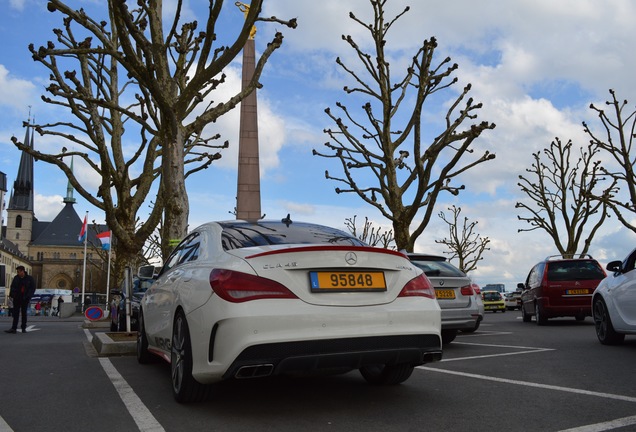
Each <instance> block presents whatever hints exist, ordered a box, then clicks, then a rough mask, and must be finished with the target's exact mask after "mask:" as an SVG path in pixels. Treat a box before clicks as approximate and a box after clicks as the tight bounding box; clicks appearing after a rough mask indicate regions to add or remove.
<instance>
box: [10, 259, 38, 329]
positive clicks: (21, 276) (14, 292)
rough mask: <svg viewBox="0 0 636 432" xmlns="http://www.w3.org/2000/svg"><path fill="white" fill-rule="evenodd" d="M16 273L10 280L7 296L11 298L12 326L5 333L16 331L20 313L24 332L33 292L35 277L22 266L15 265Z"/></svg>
mask: <svg viewBox="0 0 636 432" xmlns="http://www.w3.org/2000/svg"><path fill="white" fill-rule="evenodd" d="M16 270H17V272H18V274H17V275H16V276H15V277H14V278H13V281H12V282H11V290H10V291H9V297H11V299H12V300H13V326H12V327H11V328H10V329H9V330H5V332H6V333H16V331H17V329H18V318H19V316H20V313H22V333H26V323H27V309H28V308H29V302H30V301H31V297H33V294H34V293H35V279H33V277H31V276H30V275H28V274H27V273H26V270H25V269H24V266H18V267H16Z"/></svg>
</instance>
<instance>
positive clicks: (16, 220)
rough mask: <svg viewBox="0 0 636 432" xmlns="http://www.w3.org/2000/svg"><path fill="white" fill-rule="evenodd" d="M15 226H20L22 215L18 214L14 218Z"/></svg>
mask: <svg viewBox="0 0 636 432" xmlns="http://www.w3.org/2000/svg"><path fill="white" fill-rule="evenodd" d="M15 227H16V228H22V216H21V215H18V216H17V217H16V218H15Z"/></svg>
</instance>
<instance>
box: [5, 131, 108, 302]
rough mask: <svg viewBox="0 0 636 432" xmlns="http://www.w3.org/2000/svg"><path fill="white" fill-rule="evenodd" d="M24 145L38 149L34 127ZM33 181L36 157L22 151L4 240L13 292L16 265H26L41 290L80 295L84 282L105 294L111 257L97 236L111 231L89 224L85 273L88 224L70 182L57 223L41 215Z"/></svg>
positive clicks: (8, 280) (89, 290) (90, 290)
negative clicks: (78, 209)
mask: <svg viewBox="0 0 636 432" xmlns="http://www.w3.org/2000/svg"><path fill="white" fill-rule="evenodd" d="M24 143H25V145H29V146H32V145H33V133H32V131H31V130H30V128H28V127H27V132H26V136H25V141H24ZM33 177H34V176H33V157H32V156H31V155H29V154H28V153H22V156H21V158H20V165H19V167H18V172H17V175H16V179H15V182H14V184H13V188H12V190H11V194H10V197H9V200H8V205H7V207H6V212H7V221H6V225H5V226H3V227H2V235H1V237H0V262H1V263H2V264H5V275H4V276H5V281H4V282H5V285H6V288H7V290H8V287H9V285H10V283H11V280H12V279H13V277H14V276H15V275H16V274H17V272H16V270H15V269H16V267H17V266H18V265H23V266H24V267H25V268H26V269H27V272H28V273H29V274H31V275H32V276H33V277H34V279H35V282H36V287H37V288H54V289H67V290H74V291H76V292H79V291H81V289H82V285H83V284H84V285H85V291H86V292H87V293H93V292H95V293H104V294H105V293H106V270H107V269H106V265H107V258H108V257H107V252H106V251H102V250H101V246H100V242H99V240H98V239H97V233H98V232H102V231H106V227H105V226H103V225H100V226H89V229H88V234H87V245H86V266H85V268H86V271H85V273H86V274H84V250H85V247H84V243H83V242H80V241H79V239H78V234H79V232H80V230H81V228H82V223H83V220H82V218H80V216H79V215H78V214H77V212H76V210H75V208H74V205H75V199H74V198H73V189H72V187H71V186H70V183H69V186H68V187H67V191H66V197H65V198H64V200H63V202H64V207H63V208H62V210H61V211H60V213H58V215H57V216H56V217H55V218H54V219H53V220H52V221H50V222H44V221H40V220H38V219H37V217H36V216H35V208H34V199H33V197H34V183H33ZM5 178H6V177H5ZM5 190H6V187H5ZM0 203H2V201H0ZM2 282H3V281H0V285H1V284H2Z"/></svg>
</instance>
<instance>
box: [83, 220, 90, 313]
mask: <svg viewBox="0 0 636 432" xmlns="http://www.w3.org/2000/svg"><path fill="white" fill-rule="evenodd" d="M85 220H88V211H86V216H85ZM87 243H88V226H87V227H86V232H85V233H84V270H83V272H82V303H81V311H82V313H84V292H85V290H86V245H87Z"/></svg>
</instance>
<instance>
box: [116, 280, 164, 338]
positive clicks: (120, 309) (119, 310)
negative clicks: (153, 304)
mask: <svg viewBox="0 0 636 432" xmlns="http://www.w3.org/2000/svg"><path fill="white" fill-rule="evenodd" d="M153 282H154V279H152V278H151V277H139V276H134V277H133V281H132V294H131V297H130V331H131V332H133V331H137V329H138V328H139V303H140V301H141V298H142V297H143V296H144V293H145V292H146V290H147V289H148V287H149V286H150V285H152V283H153ZM111 294H112V295H113V300H112V301H111V303H110V331H126V296H125V295H124V283H123V282H122V283H121V285H120V287H119V289H117V290H112V291H111Z"/></svg>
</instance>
